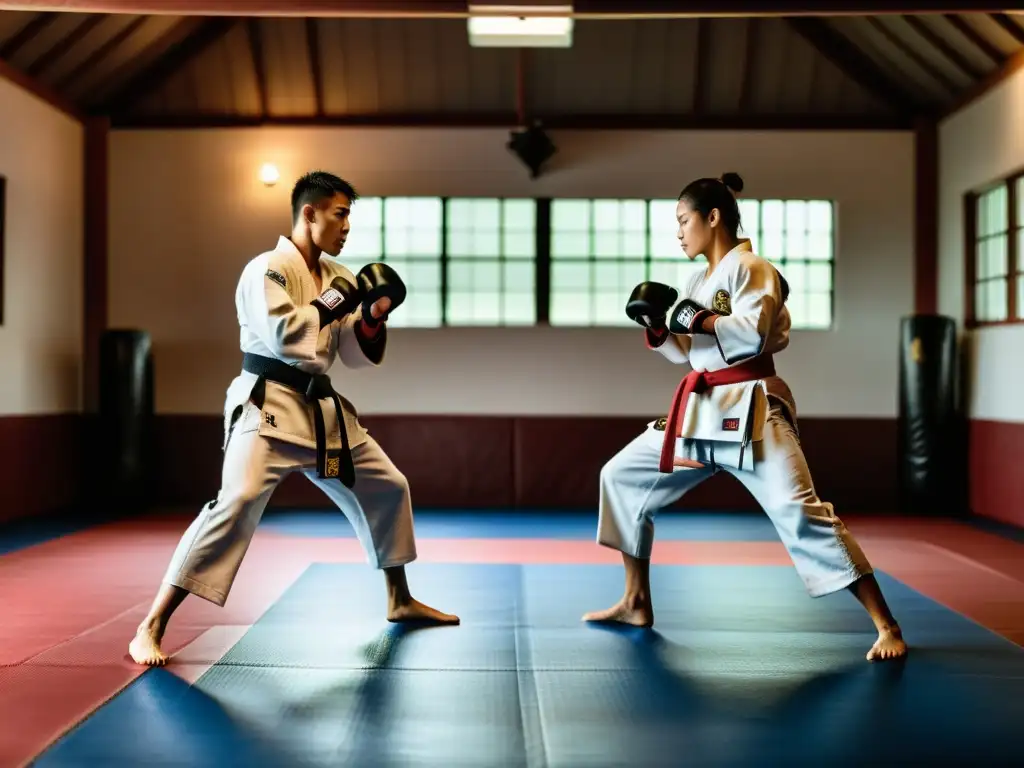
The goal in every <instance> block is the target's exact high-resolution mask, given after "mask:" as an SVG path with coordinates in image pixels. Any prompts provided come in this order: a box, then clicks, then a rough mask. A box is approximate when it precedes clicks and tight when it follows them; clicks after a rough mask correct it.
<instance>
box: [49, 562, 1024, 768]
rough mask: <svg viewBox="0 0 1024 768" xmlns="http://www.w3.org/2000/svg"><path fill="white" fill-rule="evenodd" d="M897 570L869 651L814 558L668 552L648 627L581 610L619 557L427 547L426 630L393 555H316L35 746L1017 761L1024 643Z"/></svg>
mask: <svg viewBox="0 0 1024 768" xmlns="http://www.w3.org/2000/svg"><path fill="white" fill-rule="evenodd" d="M879 580H880V582H881V583H882V588H883V589H884V590H885V592H886V594H887V596H888V598H889V600H890V602H891V604H892V605H893V608H894V610H895V612H896V614H897V616H899V617H900V619H901V622H902V624H903V627H904V631H905V633H906V635H907V637H908V639H909V640H910V641H911V643H912V653H911V656H910V657H909V658H908V659H907V660H906V662H905V663H896V664H891V663H887V664H869V663H868V662H866V661H865V660H864V654H865V652H866V651H867V649H868V647H869V646H870V644H871V642H872V641H873V639H874V633H873V631H872V628H871V626H870V623H869V621H868V619H867V617H866V616H865V615H864V613H863V611H862V610H861V608H860V607H859V605H858V604H857V603H856V602H855V600H854V599H853V597H852V596H850V595H848V594H847V593H840V594H836V595H833V596H831V597H826V598H823V599H820V600H811V599H810V598H808V597H807V596H806V594H805V593H804V591H803V588H802V585H801V584H800V582H799V580H798V579H797V577H796V575H795V573H794V572H793V570H792V569H791V568H779V567H732V566H728V567H727V566H723V567H710V566H692V567H691V566H654V567H653V568H652V586H653V589H654V595H655V600H656V603H655V606H656V612H657V615H656V621H657V625H656V629H655V630H628V629H609V628H601V627H591V626H587V625H584V624H581V622H580V620H579V618H580V616H581V615H582V613H584V612H585V611H587V610H591V609H594V608H601V607H605V606H607V605H610V604H611V603H612V602H614V600H616V599H617V598H618V597H619V595H620V594H621V590H622V571H621V569H620V568H617V567H610V566H580V565H571V566H567V565H527V566H520V565H461V564H434V563H423V564H418V565H415V566H413V567H412V568H411V569H410V581H411V583H412V585H413V589H414V592H415V594H416V595H417V596H418V597H419V598H420V599H422V600H424V601H426V602H430V603H433V604H436V605H437V606H438V607H439V608H441V609H443V610H449V611H454V612H457V613H459V614H460V615H461V617H462V620H463V624H462V626H460V627H451V628H449V627H445V628H430V629H414V630H409V629H403V628H400V627H396V626H393V625H388V624H387V623H386V622H384V621H383V616H382V611H383V605H384V590H383V583H382V579H381V578H380V575H379V574H377V573H376V572H374V571H372V570H370V569H369V568H367V567H366V566H365V565H362V564H338V563H330V564H327V563H315V564H313V565H311V566H310V567H309V568H308V569H307V570H305V571H304V572H303V573H302V575H301V577H300V578H299V579H298V580H297V581H296V582H295V583H294V584H292V586H291V587H290V588H289V589H288V590H287V591H286V592H285V593H284V594H283V595H282V597H281V599H279V600H278V601H277V602H276V603H275V604H274V605H273V606H272V607H271V608H270V610H268V611H267V612H266V613H265V614H264V615H263V616H262V617H260V618H259V620H258V621H257V622H256V623H255V624H254V625H253V626H251V627H249V628H248V629H243V630H242V631H239V633H238V634H239V638H240V639H238V640H237V642H235V643H234V644H233V645H232V646H231V647H230V649H229V650H227V652H226V653H224V654H223V655H220V654H213V656H216V658H212V657H211V658H209V659H204V658H202V654H198V655H197V654H192V655H191V656H188V654H187V653H184V652H183V654H182V658H188V663H185V662H173V663H172V665H171V666H169V667H167V668H163V669H155V670H150V671H148V672H146V673H145V674H144V675H142V676H141V677H139V678H138V679H137V680H136V681H135V682H133V683H132V684H131V685H130V686H129V687H128V688H127V689H125V690H124V691H123V692H122V693H121V694H120V695H118V696H117V697H115V698H114V699H112V700H111V701H110V702H109V703H107V704H106V705H104V706H103V707H101V708H100V709H98V710H97V711H96V712H95V713H94V714H93V715H92V716H91V717H90V718H88V719H87V720H85V721H84V722H82V723H81V724H79V725H78V726H77V727H76V728H74V729H73V730H72V731H70V732H69V733H68V734H67V735H66V736H64V737H63V738H62V739H60V740H59V741H58V742H56V743H55V744H54V745H53V746H52V747H51V748H50V749H49V750H47V751H46V752H45V753H44V754H42V755H41V756H40V757H39V759H38V760H37V761H36V762H35V763H34V765H38V766H43V767H49V766H70V765H74V766H82V765H90V766H91V765H104V766H122V765H124V766H140V765H161V766H169V765H187V766H216V767H217V768H222V767H223V766H225V765H240V766H247V767H249V768H257V767H259V766H275V767H276V766H291V765H301V766H326V765H358V766H399V765H401V766H408V765H430V766H481V767H482V766H520V765H523V766H566V767H568V766H573V767H577V766H669V765H671V766H777V765H808V766H864V765H872V766H883V765H886V766H887V765H932V766H945V765H1011V764H1014V763H1013V762H1012V758H1013V757H1014V756H1019V754H1020V745H1021V740H1020V724H1021V723H1022V722H1024V649H1022V648H1020V647H1019V646H1017V645H1014V644H1012V643H1010V642H1008V641H1006V640H1004V639H1002V638H1000V637H999V636H997V635H995V634H993V633H992V632H990V631H988V630H987V629H984V628H982V627H980V626H978V625H977V624H974V623H973V622H971V621H969V620H967V619H965V618H963V617H961V616H960V615H958V614H956V613H953V612H952V611H949V610H947V609H945V608H943V607H942V606H940V605H938V604H937V603H934V602H933V601H931V600H929V599H928V598H926V597H924V596H922V595H921V594H919V593H917V592H915V591H913V590H911V589H909V588H908V587H906V586H904V585H903V584H901V583H900V582H897V581H895V580H893V579H891V578H888V577H887V576H886V575H885V574H879ZM186 651H187V649H186ZM199 662H206V665H205V666H203V665H202V664H200V663H199ZM190 663H191V664H195V665H197V668H198V669H199V670H200V671H199V672H197V673H195V674H194V675H193V676H192V677H191V678H190V677H189V672H188V668H189V664H190ZM211 664H212V666H211ZM190 679H194V683H193V684H191V685H190V684H189V680H190Z"/></svg>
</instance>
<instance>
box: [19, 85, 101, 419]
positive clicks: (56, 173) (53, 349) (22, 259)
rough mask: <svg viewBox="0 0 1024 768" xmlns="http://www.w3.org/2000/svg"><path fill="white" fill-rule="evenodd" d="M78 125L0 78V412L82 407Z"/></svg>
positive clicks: (81, 158) (80, 130) (80, 142)
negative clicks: (2, 201) (0, 216)
mask: <svg viewBox="0 0 1024 768" xmlns="http://www.w3.org/2000/svg"><path fill="white" fill-rule="evenodd" d="M83 132H84V129H83V128H82V125H81V124H80V123H79V122H78V121H77V120H75V119H74V118H71V117H69V116H67V115H66V114H64V113H63V112H60V111H58V110H56V109H54V108H53V107H51V106H50V105H49V104H46V103H45V102H43V101H41V100H40V99H38V98H37V97H35V96H34V95H32V94H30V93H28V92H27V91H25V90H23V89H22V88H20V87H19V86H17V85H14V84H13V83H10V82H8V81H7V80H4V79H2V78H0V175H2V176H5V177H6V178H7V205H6V208H7V210H6V212H5V215H6V225H5V230H6V236H5V258H4V264H3V269H4V297H3V298H4V316H3V323H2V324H0V360H2V361H3V363H2V375H0V414H12V415H13V414H44V413H63V412H76V411H79V410H81V407H80V399H81V398H80V394H79V392H80V383H79V382H80V378H81V367H82V366H81V362H82V313H83V306H82V301H83V299H82V285H83V283H82V281H83V266H82V264H83V253H84V251H83V249H84V239H83V216H84V206H83V197H82V196H83V167H84V153H83Z"/></svg>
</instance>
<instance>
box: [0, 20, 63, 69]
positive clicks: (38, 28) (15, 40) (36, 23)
mask: <svg viewBox="0 0 1024 768" xmlns="http://www.w3.org/2000/svg"><path fill="white" fill-rule="evenodd" d="M59 18H60V16H59V15H58V14H56V13H40V14H39V15H38V16H36V17H35V18H33V19H32V20H31V21H30V22H29V23H28V24H26V25H25V26H24V27H22V28H21V29H19V30H18V32H17V34H15V35H14V36H13V37H11V39H10V40H8V41H7V42H6V43H4V44H3V46H2V47H0V59H4V60H5V61H10V60H11V59H13V58H14V57H15V56H16V55H17V54H18V51H20V50H21V49H22V48H23V47H24V46H25V45H27V44H28V43H30V42H31V41H32V40H33V39H35V37H36V36H37V35H38V34H40V33H41V32H43V31H44V30H45V29H46V28H47V27H48V26H50V25H51V24H53V22H55V21H56V20H57V19H59Z"/></svg>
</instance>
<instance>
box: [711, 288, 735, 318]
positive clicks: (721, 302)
mask: <svg viewBox="0 0 1024 768" xmlns="http://www.w3.org/2000/svg"><path fill="white" fill-rule="evenodd" d="M711 308H712V309H713V310H715V312H717V313H718V314H720V315H730V314H732V297H731V296H729V292H728V291H727V290H725V289H723V288H719V289H718V290H717V291H715V298H714V299H713V300H712V301H711Z"/></svg>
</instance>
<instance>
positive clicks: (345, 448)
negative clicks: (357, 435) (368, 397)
mask: <svg viewBox="0 0 1024 768" xmlns="http://www.w3.org/2000/svg"><path fill="white" fill-rule="evenodd" d="M242 369H243V370H245V371H247V372H248V373H252V374H255V375H256V376H259V377H260V378H261V379H265V380H266V381H273V382H276V383H278V384H281V385H283V386H286V387H288V388H289V389H293V390H295V391H296V392H298V393H299V394H301V395H303V397H305V399H306V402H307V403H309V404H311V405H312V406H313V424H314V427H315V428H316V469H317V474H318V475H319V476H320V477H323V478H331V477H337V478H338V479H340V480H341V482H342V483H343V484H344V485H345V487H347V488H351V487H352V486H353V485H355V475H356V473H355V467H354V465H353V463H352V450H351V448H350V447H349V444H348V432H347V431H346V429H345V417H344V411H343V409H342V407H341V399H340V398H339V397H338V393H337V392H335V391H334V386H333V385H332V383H331V377H330V376H327V375H325V374H322V373H319V374H312V373H306V372H305V371H300V370H299V369H298V368H295V367H293V366H290V365H288V364H287V363H285V362H283V361H281V360H277V359H275V358H272V357H263V356H262V355H254V354H252V353H249V352H246V353H245V355H244V356H243V358H242ZM328 397H329V398H331V400H333V401H334V411H335V413H336V414H337V416H338V429H339V431H340V432H341V451H340V452H339V451H329V450H327V435H326V427H325V425H324V414H323V409H322V408H321V407H320V403H319V401H320V400H324V399H326V398H328ZM257 405H259V406H260V407H261V408H262V407H263V404H262V403H257Z"/></svg>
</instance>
